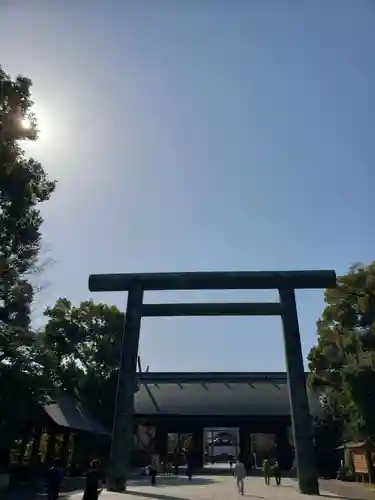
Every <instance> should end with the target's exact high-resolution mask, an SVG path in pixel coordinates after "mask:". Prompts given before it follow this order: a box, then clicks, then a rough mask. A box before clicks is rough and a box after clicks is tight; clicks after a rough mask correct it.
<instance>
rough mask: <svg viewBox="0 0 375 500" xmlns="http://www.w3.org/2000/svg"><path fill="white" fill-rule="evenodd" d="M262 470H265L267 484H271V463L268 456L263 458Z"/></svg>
mask: <svg viewBox="0 0 375 500" xmlns="http://www.w3.org/2000/svg"><path fill="white" fill-rule="evenodd" d="M262 471H263V476H264V481H265V483H266V485H267V486H269V485H270V477H271V465H270V463H269V461H268V459H267V458H265V459H264V460H263V465H262Z"/></svg>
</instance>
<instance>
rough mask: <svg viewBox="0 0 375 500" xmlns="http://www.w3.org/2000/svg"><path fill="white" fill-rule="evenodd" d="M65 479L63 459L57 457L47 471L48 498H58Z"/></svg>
mask: <svg viewBox="0 0 375 500" xmlns="http://www.w3.org/2000/svg"><path fill="white" fill-rule="evenodd" d="M63 479H64V470H63V467H62V461H61V460H60V459H59V458H57V459H56V460H55V461H54V464H53V466H52V467H51V468H50V469H49V470H48V472H47V497H48V500H57V498H58V496H59V493H60V488H61V483H62V480H63Z"/></svg>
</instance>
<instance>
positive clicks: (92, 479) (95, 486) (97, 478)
mask: <svg viewBox="0 0 375 500" xmlns="http://www.w3.org/2000/svg"><path fill="white" fill-rule="evenodd" d="M102 491H103V476H102V474H101V472H100V470H99V462H98V461H97V460H93V461H92V462H91V464H90V469H89V470H88V471H87V472H86V480H85V491H84V493H83V500H98V498H99V495H100V493H101V492H102Z"/></svg>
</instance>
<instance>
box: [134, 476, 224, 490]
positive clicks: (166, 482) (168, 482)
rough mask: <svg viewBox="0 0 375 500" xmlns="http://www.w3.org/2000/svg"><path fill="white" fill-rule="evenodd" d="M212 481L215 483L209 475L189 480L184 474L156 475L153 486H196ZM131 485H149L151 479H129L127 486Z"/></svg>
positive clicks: (211, 482)
mask: <svg viewBox="0 0 375 500" xmlns="http://www.w3.org/2000/svg"><path fill="white" fill-rule="evenodd" d="M213 483H216V481H215V479H214V478H211V477H193V478H192V479H191V481H189V479H188V478H187V477H185V476H157V478H156V485H155V488H157V487H158V486H178V485H184V486H188V485H189V484H190V485H192V486H196V485H205V484H213ZM132 486H151V481H150V479H149V478H147V477H143V478H139V479H129V481H128V487H129V488H132Z"/></svg>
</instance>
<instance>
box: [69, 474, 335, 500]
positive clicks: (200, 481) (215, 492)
mask: <svg viewBox="0 0 375 500" xmlns="http://www.w3.org/2000/svg"><path fill="white" fill-rule="evenodd" d="M273 482H274V481H273ZM245 497H247V498H249V499H250V500H251V499H254V500H307V499H310V500H317V499H318V498H322V497H323V498H331V499H333V500H335V499H336V500H338V499H339V498H343V497H339V496H337V495H335V494H332V493H328V492H324V491H321V495H320V497H315V496H305V495H301V494H300V493H299V492H298V491H297V487H296V482H295V481H293V480H292V479H284V480H283V482H282V484H281V486H279V487H277V486H276V485H275V484H272V485H271V486H266V485H265V484H264V480H263V478H260V477H248V478H246V480H245ZM240 498H241V496H240V495H239V494H238V492H237V488H236V484H235V480H234V478H233V477H230V476H197V477H193V479H192V481H191V482H189V481H188V480H187V478H185V477H178V478H177V477H175V476H167V477H158V478H157V485H156V486H151V485H150V484H149V480H148V478H142V479H139V480H135V479H133V480H130V481H129V483H128V491H127V492H126V493H112V492H108V491H103V493H102V495H101V496H100V500H152V499H154V500H240ZM70 499H71V500H82V493H78V492H77V493H73V494H71V495H70Z"/></svg>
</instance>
